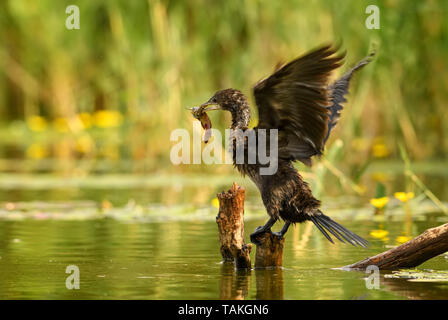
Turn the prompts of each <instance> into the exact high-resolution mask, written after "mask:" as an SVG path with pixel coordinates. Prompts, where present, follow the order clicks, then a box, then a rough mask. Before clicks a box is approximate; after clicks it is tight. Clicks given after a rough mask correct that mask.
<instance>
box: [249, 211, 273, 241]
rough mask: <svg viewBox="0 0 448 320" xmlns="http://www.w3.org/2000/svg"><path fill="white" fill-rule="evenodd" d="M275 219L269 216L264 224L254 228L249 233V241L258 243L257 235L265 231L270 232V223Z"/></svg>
mask: <svg viewBox="0 0 448 320" xmlns="http://www.w3.org/2000/svg"><path fill="white" fill-rule="evenodd" d="M275 221H277V219H274V218H271V219H269V221H268V222H267V223H266V224H265V225H264V226H259V227H257V228H256V229H255V231H254V232H253V233H251V234H250V242H252V243H254V244H256V245H260V244H261V243H260V242H259V241H258V240H257V236H259V235H260V234H263V233H265V232H271V227H272V225H273V224H274V223H275Z"/></svg>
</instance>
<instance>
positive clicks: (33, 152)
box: [26, 143, 47, 159]
mask: <svg viewBox="0 0 448 320" xmlns="http://www.w3.org/2000/svg"><path fill="white" fill-rule="evenodd" d="M26 156H27V157H28V158H31V159H42V158H45V157H46V156H47V149H46V148H45V147H44V146H43V145H41V144H38V143H33V144H31V145H30V146H29V147H28V149H27V150H26Z"/></svg>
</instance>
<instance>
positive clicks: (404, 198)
mask: <svg viewBox="0 0 448 320" xmlns="http://www.w3.org/2000/svg"><path fill="white" fill-rule="evenodd" d="M394 197H395V198H397V199H398V200H400V201H401V202H408V201H409V200H411V199H412V198H414V192H408V193H406V192H395V193H394Z"/></svg>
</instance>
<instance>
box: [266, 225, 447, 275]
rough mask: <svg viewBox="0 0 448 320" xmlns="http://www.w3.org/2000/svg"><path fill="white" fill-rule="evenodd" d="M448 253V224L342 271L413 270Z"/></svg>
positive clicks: (427, 231)
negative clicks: (371, 268)
mask: <svg viewBox="0 0 448 320" xmlns="http://www.w3.org/2000/svg"><path fill="white" fill-rule="evenodd" d="M257 249H258V248H257ZM446 251H448V223H446V224H444V225H441V226H439V227H436V228H432V229H428V230H426V231H425V232H423V233H422V234H421V235H419V236H418V237H416V238H414V239H412V240H409V241H408V242H406V243H403V244H402V245H400V246H398V247H395V248H393V249H390V250H388V251H385V252H383V253H380V254H377V255H376V256H373V257H370V258H366V259H364V260H362V261H359V262H356V263H353V264H351V265H348V266H345V267H343V268H342V269H348V270H351V269H355V270H364V269H366V268H367V267H368V266H369V265H375V266H377V267H378V268H379V269H383V270H393V269H399V268H413V267H416V266H418V265H419V264H422V263H423V262H425V261H426V260H429V259H431V258H433V257H435V256H438V255H440V254H442V253H444V252H446Z"/></svg>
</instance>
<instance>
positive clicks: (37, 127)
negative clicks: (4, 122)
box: [26, 116, 47, 131]
mask: <svg viewBox="0 0 448 320" xmlns="http://www.w3.org/2000/svg"><path fill="white" fill-rule="evenodd" d="M26 124H27V126H28V128H30V129H31V130H33V131H45V130H46V129H47V120H45V118H44V117H40V116H31V117H29V118H27V119H26Z"/></svg>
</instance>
